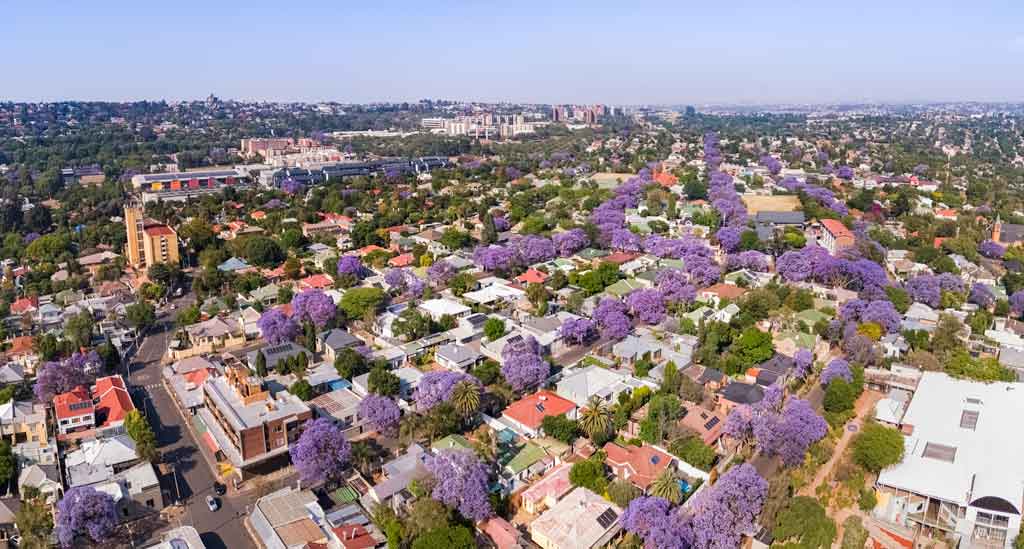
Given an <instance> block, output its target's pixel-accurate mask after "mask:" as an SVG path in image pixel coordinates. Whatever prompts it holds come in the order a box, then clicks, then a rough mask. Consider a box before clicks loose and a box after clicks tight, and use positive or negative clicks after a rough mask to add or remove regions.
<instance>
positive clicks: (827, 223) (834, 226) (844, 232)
mask: <svg viewBox="0 0 1024 549" xmlns="http://www.w3.org/2000/svg"><path fill="white" fill-rule="evenodd" d="M821 226H822V227H825V230H826V231H828V232H830V233H832V236H834V237H836V238H839V237H843V236H848V237H850V238H853V233H851V232H850V229H847V228H846V225H843V224H842V223H841V222H839V221H837V220H835V219H822V220H821Z"/></svg>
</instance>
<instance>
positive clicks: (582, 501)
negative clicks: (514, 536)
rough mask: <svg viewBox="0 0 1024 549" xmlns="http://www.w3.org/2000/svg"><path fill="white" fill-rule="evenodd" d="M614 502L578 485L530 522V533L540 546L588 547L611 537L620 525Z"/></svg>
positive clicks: (543, 548)
mask: <svg viewBox="0 0 1024 549" xmlns="http://www.w3.org/2000/svg"><path fill="white" fill-rule="evenodd" d="M621 514H622V509H620V508H619V507H618V506H616V505H615V504H613V503H611V502H609V501H608V500H606V499H604V498H603V497H601V496H599V495H597V494H595V493H593V492H591V491H590V490H588V489H586V488H583V487H578V488H576V489H575V490H573V491H572V492H570V493H569V494H568V495H566V496H565V497H564V498H562V500H561V501H559V502H558V503H556V504H555V505H554V506H553V507H551V508H550V509H548V510H547V511H545V512H544V513H543V514H541V516H540V517H538V518H537V519H536V520H534V521H533V522H531V523H530V537H531V538H533V541H534V543H536V544H537V545H538V546H540V547H541V549H590V548H592V547H603V546H604V545H605V544H606V543H608V542H609V541H611V539H612V538H614V537H615V536H616V535H617V534H618V533H619V531H620V530H621V529H622V525H621V524H620V522H619V515H621Z"/></svg>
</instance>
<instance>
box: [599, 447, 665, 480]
mask: <svg viewBox="0 0 1024 549" xmlns="http://www.w3.org/2000/svg"><path fill="white" fill-rule="evenodd" d="M604 452H605V454H606V455H607V457H606V458H605V461H606V462H607V463H608V465H609V466H610V467H613V468H616V469H624V470H626V471H628V475H627V477H626V478H627V480H629V481H630V482H632V483H633V484H636V485H637V486H638V487H640V488H642V489H644V490H646V489H647V487H648V486H650V485H651V483H652V482H654V479H656V478H658V475H660V474H661V473H662V471H664V470H665V469H668V466H669V465H670V464H671V463H672V459H673V458H672V456H670V455H668V454H666V453H665V452H662V451H660V450H658V449H656V448H654V447H653V446H633V445H626V446H625V447H623V446H619V445H618V444H615V443H614V442H609V443H607V444H605V445H604Z"/></svg>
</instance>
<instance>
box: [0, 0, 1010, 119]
mask: <svg viewBox="0 0 1024 549" xmlns="http://www.w3.org/2000/svg"><path fill="white" fill-rule="evenodd" d="M51 11H52V10H51ZM8 12H9V13H8V16H9V20H10V21H12V22H13V25H12V27H11V30H10V32H8V33H7V34H5V35H4V36H0V49H3V50H4V51H7V52H13V55H7V56H4V57H3V58H2V59H0V71H3V73H4V74H7V75H12V76H13V78H10V79H8V81H7V82H5V86H4V90H3V91H2V92H0V100H5V101H54V100H110V101H129V100H146V99H149V100H154V99H168V100H189V99H201V98H203V97H206V96H207V95H208V94H210V93H213V94H215V95H217V96H219V97H223V98H232V99H239V100H266V101H303V102H318V101H336V102H341V103H368V102H389V101H391V102H402V101H416V100H418V99H422V98H446V99H451V100H459V101H462V100H465V101H481V102H513V103H520V102H521V103H555V104H567V103H576V104H589V103H605V104H616V105H638V104H655V105H674V104H719V105H730V104H731V105H760V104H771V103H788V104H830V103H851V102H867V103H923V102H929V103H930V102H946V101H978V102H1004V101H1005V102H1016V101H1024V91H1022V90H1024V71H1021V69H1022V68H1024V33H1022V31H1020V30H1019V28H1016V27H1017V26H1016V25H1015V22H1019V21H1020V20H1021V16H1024V6H1021V5H1019V4H1014V3H1011V2H995V1H993V2H982V3H976V4H972V5H971V6H970V7H969V8H968V7H966V6H964V5H963V4H960V3H955V2H944V3H934V2H929V3H924V2H917V1H913V2H904V3H899V4H897V5H892V4H890V3H887V4H883V3H881V2H874V1H869V2H863V3H861V4H859V5H858V8H857V9H856V10H850V9H849V8H848V7H846V6H829V5H821V4H811V3H803V2H801V3H796V4H791V5H788V6H771V7H770V8H764V7H763V6H761V5H759V4H753V3H749V2H741V3H739V4H736V5H733V6H731V7H730V9H729V10H724V9H721V8H719V7H718V6H714V5H706V4H694V5H690V4H687V5H678V4H675V3H663V2H650V3H644V4H643V5H642V6H637V7H631V8H630V9H628V10H625V9H623V7H622V6H621V5H609V4H604V3H588V4H558V5H546V4H541V3H531V2H527V3H517V4H516V5H514V6H513V5H507V6H479V5H464V4H462V3H449V4H445V5H441V6H431V9H430V10H429V12H426V11H425V10H423V9H421V8H419V7H418V6H416V5H413V4H408V5H407V4H406V3H402V2H399V3H394V4H391V5H389V6H387V7H380V6H365V5H352V6H350V5H345V6H336V5H331V4H327V3H322V2H307V3H304V4H303V6H302V9H300V10H296V9H291V8H290V7H289V6H256V5H252V4H246V5H239V4H234V5H226V4H217V5H212V6H209V5H204V4H199V3H197V2H184V3H181V4H178V5H176V11H175V12H174V13H164V12H158V11H156V10H153V8H151V7H148V6H140V5H134V4H129V3H123V2H115V3H109V4H105V5H103V6H88V7H86V6H67V7H65V8H62V10H61V12H60V13H56V14H55V13H51V12H47V11H44V10H43V9H41V8H39V7H37V6H34V5H25V4H18V5H14V6H10V7H9V8H8Z"/></svg>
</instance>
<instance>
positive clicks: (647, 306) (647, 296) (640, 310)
mask: <svg viewBox="0 0 1024 549" xmlns="http://www.w3.org/2000/svg"><path fill="white" fill-rule="evenodd" d="M626 306H627V307H628V308H629V310H630V312H631V313H633V316H634V317H636V318H638V319H640V320H641V321H643V322H644V323H646V324H652V325H653V324H660V323H661V321H662V320H665V299H664V298H663V297H662V295H661V292H660V291H658V290H655V289H653V288H647V289H641V290H633V291H632V292H630V293H629V295H627V296H626Z"/></svg>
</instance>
